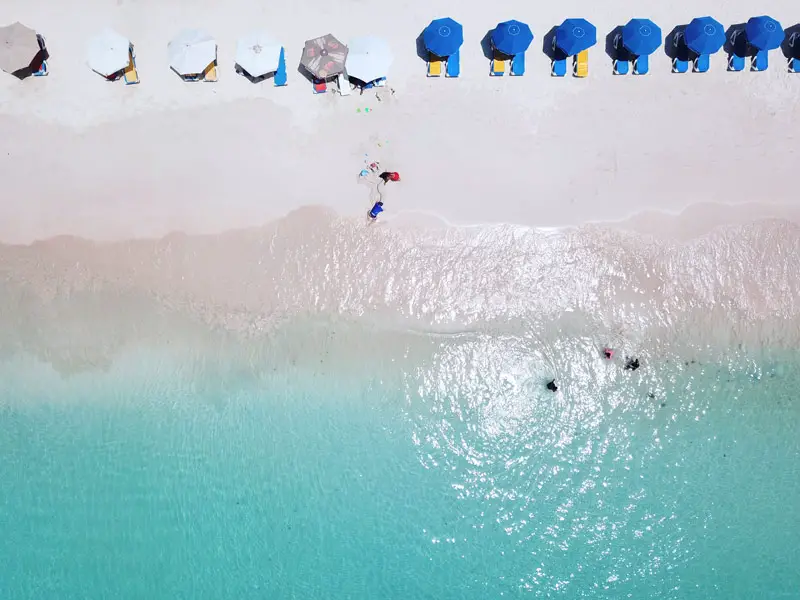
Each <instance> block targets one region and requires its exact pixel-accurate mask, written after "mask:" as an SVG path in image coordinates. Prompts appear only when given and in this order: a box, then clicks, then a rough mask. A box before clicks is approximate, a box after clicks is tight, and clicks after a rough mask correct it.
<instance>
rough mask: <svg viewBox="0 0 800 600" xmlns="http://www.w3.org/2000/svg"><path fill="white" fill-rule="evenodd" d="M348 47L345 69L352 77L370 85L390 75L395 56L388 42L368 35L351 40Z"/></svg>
mask: <svg viewBox="0 0 800 600" xmlns="http://www.w3.org/2000/svg"><path fill="white" fill-rule="evenodd" d="M347 47H348V48H349V49H350V52H349V53H348V54H347V63H346V64H345V68H346V69H347V74H348V75H349V76H350V77H355V78H356V79H360V80H361V81H364V82H366V83H369V82H370V81H375V80H376V79H380V78H381V77H386V75H387V74H388V73H389V67H390V66H391V64H392V61H393V60H394V55H393V54H392V49H391V48H390V47H389V44H388V43H387V42H386V40H384V39H381V38H378V37H375V36H371V35H368V36H365V37H360V38H355V39H353V40H350V43H348V44H347Z"/></svg>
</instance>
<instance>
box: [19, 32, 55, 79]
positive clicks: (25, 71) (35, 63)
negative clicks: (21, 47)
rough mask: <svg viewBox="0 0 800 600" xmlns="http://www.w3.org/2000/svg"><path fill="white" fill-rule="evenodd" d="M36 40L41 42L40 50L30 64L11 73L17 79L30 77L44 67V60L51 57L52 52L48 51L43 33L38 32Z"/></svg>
mask: <svg viewBox="0 0 800 600" xmlns="http://www.w3.org/2000/svg"><path fill="white" fill-rule="evenodd" d="M36 40H37V41H38V42H39V52H37V53H36V55H35V56H34V57H33V60H32V61H31V62H30V64H29V65H28V66H27V67H23V68H22V69H17V70H16V71H14V72H13V73H11V74H12V75H13V76H14V77H16V78H17V79H27V78H28V77H31V76H32V75H33V74H34V73H36V72H37V71H38V70H39V69H41V68H42V64H43V63H44V61H46V60H48V59H49V58H50V53H49V52H48V51H47V46H46V45H45V42H44V38H43V37H42V36H41V35H39V34H36Z"/></svg>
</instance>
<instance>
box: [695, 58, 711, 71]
mask: <svg viewBox="0 0 800 600" xmlns="http://www.w3.org/2000/svg"><path fill="white" fill-rule="evenodd" d="M708 63H709V56H708V54H701V55H700V56H698V57H697V58H695V59H694V72H695V73H705V72H707V71H708Z"/></svg>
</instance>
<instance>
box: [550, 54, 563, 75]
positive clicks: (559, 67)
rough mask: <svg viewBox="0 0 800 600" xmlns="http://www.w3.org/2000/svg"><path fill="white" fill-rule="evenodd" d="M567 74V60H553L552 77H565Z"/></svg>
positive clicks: (551, 66)
mask: <svg viewBox="0 0 800 600" xmlns="http://www.w3.org/2000/svg"><path fill="white" fill-rule="evenodd" d="M566 74H567V59H566V58H561V59H556V60H553V62H552V64H551V65H550V75H552V76H553V77H564V76H565V75H566Z"/></svg>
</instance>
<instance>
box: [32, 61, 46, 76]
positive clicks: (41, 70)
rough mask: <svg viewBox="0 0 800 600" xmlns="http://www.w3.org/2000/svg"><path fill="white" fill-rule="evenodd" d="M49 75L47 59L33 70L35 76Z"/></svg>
mask: <svg viewBox="0 0 800 600" xmlns="http://www.w3.org/2000/svg"><path fill="white" fill-rule="evenodd" d="M46 75H47V61H46V60H43V61H42V64H41V65H40V66H39V69H38V70H36V71H34V72H33V76H34V77H45V76H46Z"/></svg>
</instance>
